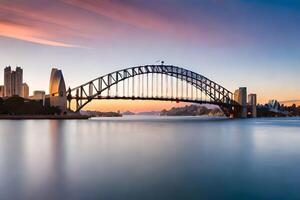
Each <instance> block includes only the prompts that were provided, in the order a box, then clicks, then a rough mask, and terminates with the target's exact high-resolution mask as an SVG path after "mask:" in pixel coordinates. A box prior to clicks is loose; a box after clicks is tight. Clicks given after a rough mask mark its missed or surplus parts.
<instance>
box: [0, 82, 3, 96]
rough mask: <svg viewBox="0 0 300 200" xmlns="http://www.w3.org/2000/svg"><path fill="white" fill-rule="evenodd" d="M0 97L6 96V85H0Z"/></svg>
mask: <svg viewBox="0 0 300 200" xmlns="http://www.w3.org/2000/svg"><path fill="white" fill-rule="evenodd" d="M0 97H4V85H0Z"/></svg>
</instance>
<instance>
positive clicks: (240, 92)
mask: <svg viewBox="0 0 300 200" xmlns="http://www.w3.org/2000/svg"><path fill="white" fill-rule="evenodd" d="M234 100H235V101H236V102H238V103H239V104H240V105H241V110H240V112H239V116H238V117H240V118H246V117H247V88H246V87H240V88H239V89H237V90H236V91H235V92H234Z"/></svg>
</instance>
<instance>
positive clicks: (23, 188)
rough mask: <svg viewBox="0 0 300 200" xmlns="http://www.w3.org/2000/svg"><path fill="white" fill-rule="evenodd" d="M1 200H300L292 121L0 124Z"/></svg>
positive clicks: (297, 134) (299, 148)
mask: <svg viewBox="0 0 300 200" xmlns="http://www.w3.org/2000/svg"><path fill="white" fill-rule="evenodd" d="M0 199H1V200H6V199H9V200H17V199H39V200H44V199H105V200H107V199H108V200H110V199H112V200H114V199H120V200H124V199H129V200H135V199H137V200H139V199H141V200H147V199H172V200H173V199H251V200H252V199H272V200H273V199H300V119H299V118H298V119H297V118H292V119H258V120H212V121H208V120H205V119H203V118H194V117H185V118H176V117H175V118H174V117H171V118H162V117H144V118H143V117H139V118H137V117H127V118H114V119H112V118H111V119H93V120H88V121H76V120H75V121H55V120H53V121H47V120H45V121H43V120H41V121H35V120H27V121H26V120H25V121H0Z"/></svg>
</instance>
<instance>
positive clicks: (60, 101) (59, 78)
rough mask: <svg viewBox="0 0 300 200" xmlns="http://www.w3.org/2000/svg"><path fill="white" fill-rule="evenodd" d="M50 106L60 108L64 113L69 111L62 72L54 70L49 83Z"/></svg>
mask: <svg viewBox="0 0 300 200" xmlns="http://www.w3.org/2000/svg"><path fill="white" fill-rule="evenodd" d="M49 95H50V105H51V106H57V107H59V108H60V109H61V110H62V111H63V112H65V111H66V110H67V95H66V85H65V80H64V77H63V73H62V71H61V70H59V69H56V68H53V69H52V71H51V76H50V83H49Z"/></svg>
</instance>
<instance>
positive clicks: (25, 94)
mask: <svg viewBox="0 0 300 200" xmlns="http://www.w3.org/2000/svg"><path fill="white" fill-rule="evenodd" d="M21 96H22V97H23V98H25V99H28V98H29V86H28V85H27V83H23V84H22V93H21Z"/></svg>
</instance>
